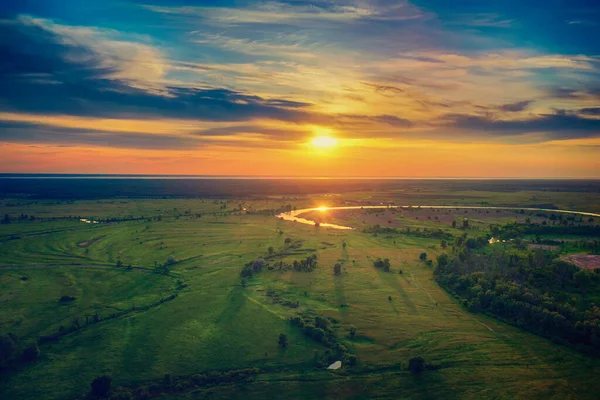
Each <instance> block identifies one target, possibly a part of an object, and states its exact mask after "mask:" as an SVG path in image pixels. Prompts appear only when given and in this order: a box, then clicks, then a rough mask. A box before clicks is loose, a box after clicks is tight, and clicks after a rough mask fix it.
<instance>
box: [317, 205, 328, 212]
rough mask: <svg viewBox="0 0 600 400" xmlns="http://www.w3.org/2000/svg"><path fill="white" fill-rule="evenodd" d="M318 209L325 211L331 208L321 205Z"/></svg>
mask: <svg viewBox="0 0 600 400" xmlns="http://www.w3.org/2000/svg"><path fill="white" fill-rule="evenodd" d="M317 210H318V211H321V212H325V211H327V210H329V207H327V206H319V207H317Z"/></svg>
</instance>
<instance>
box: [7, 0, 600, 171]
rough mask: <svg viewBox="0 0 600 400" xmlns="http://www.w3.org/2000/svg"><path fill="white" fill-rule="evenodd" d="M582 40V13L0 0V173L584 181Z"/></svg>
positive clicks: (597, 25) (589, 25)
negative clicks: (318, 143)
mask: <svg viewBox="0 0 600 400" xmlns="http://www.w3.org/2000/svg"><path fill="white" fill-rule="evenodd" d="M597 37H600V3H598V2H597V1H584V0H576V1H562V0H555V1H543V2H542V1H522V0H521V1H514V0H504V1H496V0H489V1H484V0H457V1H445V0H414V1H387V0H344V1H328V0H317V1H304V0H298V1H294V0H288V1H234V0H230V1H211V0H207V1H191V0H187V1H184V0H176V1H166V0H165V1H159V0H147V1H133V0H103V1H98V0H86V1H69V2H66V1H59V0H21V1H19V2H3V3H2V4H1V5H0V53H1V54H0V106H1V109H0V154H3V155H4V156H3V157H2V160H3V161H0V169H1V170H2V171H3V172H43V171H47V172H76V171H80V172H112V173H119V172H122V173H133V172H134V173H145V172H147V173H214V174H250V175H273V174H274V173H272V171H273V164H275V165H277V171H278V173H280V174H282V175H311V174H312V175H332V176H335V175H363V174H364V175H376V174H381V175H387V176H399V175H400V176H586V177H589V176H598V171H600V164H598V161H597V160H596V159H597V157H596V156H595V154H596V153H597V151H598V146H600V41H598V40H597ZM315 136H332V137H335V138H337V140H338V146H336V148H335V149H328V150H327V151H325V150H323V149H314V148H312V147H311V146H310V143H311V140H312V138H314V137H315ZM307 153H308V154H310V156H311V157H310V158H311V159H312V160H313V162H307V161H306V157H305V155H306V154H307ZM82 154H84V155H85V156H82ZM397 155H400V156H397ZM432 155H433V158H434V160H435V162H428V163H425V162H424V158H425V157H431V156H432ZM457 159H459V160H460V162H456V160H457ZM382 160H384V161H382ZM276 174H277V173H275V175H276Z"/></svg>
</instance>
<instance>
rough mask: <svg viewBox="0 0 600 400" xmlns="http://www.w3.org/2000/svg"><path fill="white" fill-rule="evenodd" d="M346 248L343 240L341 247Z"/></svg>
mask: <svg viewBox="0 0 600 400" xmlns="http://www.w3.org/2000/svg"><path fill="white" fill-rule="evenodd" d="M346 246H347V245H346V241H345V240H344V241H343V242H342V247H343V248H344V249H345V248H346Z"/></svg>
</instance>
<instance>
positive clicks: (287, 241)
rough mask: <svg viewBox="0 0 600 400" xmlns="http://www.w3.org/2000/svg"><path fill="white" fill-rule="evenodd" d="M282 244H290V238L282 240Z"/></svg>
mask: <svg viewBox="0 0 600 400" xmlns="http://www.w3.org/2000/svg"><path fill="white" fill-rule="evenodd" d="M284 243H285V244H290V243H292V238H285V240H284Z"/></svg>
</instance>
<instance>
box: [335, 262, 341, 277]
mask: <svg viewBox="0 0 600 400" xmlns="http://www.w3.org/2000/svg"><path fill="white" fill-rule="evenodd" d="M333 273H334V274H335V275H341V274H342V265H341V264H335V265H334V266H333Z"/></svg>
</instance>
